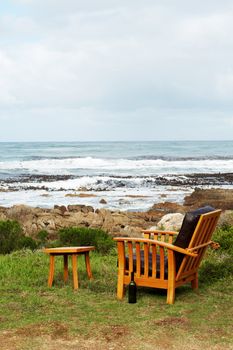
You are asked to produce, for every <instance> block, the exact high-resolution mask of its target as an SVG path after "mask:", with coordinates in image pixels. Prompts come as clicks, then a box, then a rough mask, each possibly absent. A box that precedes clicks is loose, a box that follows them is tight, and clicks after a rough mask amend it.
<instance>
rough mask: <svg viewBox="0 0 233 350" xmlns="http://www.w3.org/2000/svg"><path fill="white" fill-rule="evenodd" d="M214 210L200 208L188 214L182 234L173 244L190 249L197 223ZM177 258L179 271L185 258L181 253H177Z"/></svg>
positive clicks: (207, 207) (206, 207)
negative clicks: (201, 217)
mask: <svg viewBox="0 0 233 350" xmlns="http://www.w3.org/2000/svg"><path fill="white" fill-rule="evenodd" d="M214 210H215V209H214V208H212V207H210V206H205V207H203V208H199V209H196V210H193V211H190V212H187V213H186V215H185V217H184V220H183V223H182V226H181V229H180V232H179V234H178V236H177V238H176V240H175V242H174V243H173V244H174V245H175V246H177V247H181V248H188V246H189V243H190V241H191V239H192V236H193V233H194V231H195V229H196V226H197V223H198V221H199V219H200V216H201V215H202V214H206V213H209V212H211V211H214ZM175 257H176V271H178V269H179V267H180V265H181V263H182V260H183V258H184V255H183V254H181V253H175Z"/></svg>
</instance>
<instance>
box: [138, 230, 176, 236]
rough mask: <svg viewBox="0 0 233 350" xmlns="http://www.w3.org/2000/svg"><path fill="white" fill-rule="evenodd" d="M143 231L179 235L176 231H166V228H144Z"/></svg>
mask: <svg viewBox="0 0 233 350" xmlns="http://www.w3.org/2000/svg"><path fill="white" fill-rule="evenodd" d="M142 232H143V233H159V234H161V235H178V233H179V232H176V231H164V230H143V231H142Z"/></svg>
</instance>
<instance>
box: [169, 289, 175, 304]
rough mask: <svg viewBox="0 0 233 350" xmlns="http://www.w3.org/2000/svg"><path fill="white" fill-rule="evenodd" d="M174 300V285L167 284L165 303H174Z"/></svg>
mask: <svg viewBox="0 0 233 350" xmlns="http://www.w3.org/2000/svg"><path fill="white" fill-rule="evenodd" d="M174 301H175V287H174V286H168V289H167V304H174Z"/></svg>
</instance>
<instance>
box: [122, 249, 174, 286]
mask: <svg viewBox="0 0 233 350" xmlns="http://www.w3.org/2000/svg"><path fill="white" fill-rule="evenodd" d="M140 259H141V274H144V250H141V251H140ZM167 266H168V263H167V257H166V256H165V258H164V278H165V279H166V278H167V275H168V272H167V271H168V267H167ZM125 267H126V270H128V269H129V258H128V256H126V258H125ZM133 271H134V272H136V254H133ZM149 276H152V253H151V252H150V253H149ZM156 278H160V256H159V255H156Z"/></svg>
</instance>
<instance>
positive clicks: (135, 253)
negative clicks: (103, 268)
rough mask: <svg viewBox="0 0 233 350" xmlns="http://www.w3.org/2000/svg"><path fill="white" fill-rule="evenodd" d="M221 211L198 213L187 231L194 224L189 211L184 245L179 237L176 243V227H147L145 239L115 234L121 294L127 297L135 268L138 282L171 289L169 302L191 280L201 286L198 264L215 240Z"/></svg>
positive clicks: (119, 290)
mask: <svg viewBox="0 0 233 350" xmlns="http://www.w3.org/2000/svg"><path fill="white" fill-rule="evenodd" d="M205 208H207V207H205ZM205 208H200V209H199V212H202V211H204V212H205ZM208 208H209V207H208ZM203 209H204V210H203ZM212 209H213V208H212ZM209 210H210V209H208V210H207V211H209ZM197 212H198V211H197ZM190 213H192V212H190ZM190 213H189V214H190ZM220 213H221V210H214V209H213V210H211V211H210V212H206V213H203V214H201V215H196V217H195V220H196V222H194V223H192V225H193V226H195V227H193V230H191V231H192V232H191V231H190V232H187V228H189V226H190V223H188V225H187V217H186V216H187V215H188V213H187V214H186V216H185V218H184V221H183V224H182V227H181V230H180V233H179V235H178V236H180V238H181V239H182V235H183V236H185V234H186V236H187V235H188V236H189V238H188V240H189V242H188V244H187V246H186V247H182V245H183V243H182V242H180V241H181V240H180V239H178V237H177V239H176V241H175V242H174V243H173V241H174V237H175V236H176V235H177V234H178V233H177V232H173V231H161V230H146V231H143V233H144V238H141V239H140V238H130V237H116V238H114V240H115V241H117V245H118V282H117V298H118V299H122V298H123V296H124V294H125V287H126V285H128V284H129V282H130V275H131V272H134V280H135V282H136V284H137V286H144V287H152V288H162V289H167V303H168V304H173V303H174V299H175V289H176V288H177V287H179V286H181V285H183V284H185V283H188V282H191V286H192V288H193V289H196V288H198V268H199V266H200V263H201V260H202V258H203V255H204V253H205V251H206V249H207V247H208V246H209V245H211V244H212V243H213V242H212V241H211V237H212V234H213V232H214V229H215V227H216V224H217V221H218V219H219V216H220ZM185 220H186V221H185ZM194 224H195V225H194ZM192 225H191V226H192ZM182 229H183V231H182ZM179 245H180V246H179Z"/></svg>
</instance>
